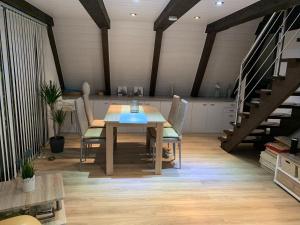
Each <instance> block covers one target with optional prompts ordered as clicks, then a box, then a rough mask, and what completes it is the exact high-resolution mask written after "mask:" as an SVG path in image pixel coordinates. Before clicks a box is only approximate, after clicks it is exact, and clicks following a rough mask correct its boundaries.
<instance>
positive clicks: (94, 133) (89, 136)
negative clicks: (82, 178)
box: [75, 98, 105, 168]
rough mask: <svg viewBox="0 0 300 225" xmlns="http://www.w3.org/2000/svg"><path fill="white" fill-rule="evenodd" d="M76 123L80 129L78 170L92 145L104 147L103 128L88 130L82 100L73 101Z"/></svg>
mask: <svg viewBox="0 0 300 225" xmlns="http://www.w3.org/2000/svg"><path fill="white" fill-rule="evenodd" d="M75 108H76V116H77V122H78V125H79V128H80V135H81V140H80V168H81V166H82V162H83V159H82V158H83V155H84V157H85V160H86V150H87V149H90V148H91V147H92V145H93V144H101V145H105V128H89V124H88V120H87V116H86V112H85V109H84V102H83V99H82V98H78V99H76V100H75Z"/></svg>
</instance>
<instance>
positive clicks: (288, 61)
mask: <svg viewBox="0 0 300 225" xmlns="http://www.w3.org/2000/svg"><path fill="white" fill-rule="evenodd" d="M297 60H298V59H296V58H287V59H281V60H280V62H287V63H295V62H297Z"/></svg>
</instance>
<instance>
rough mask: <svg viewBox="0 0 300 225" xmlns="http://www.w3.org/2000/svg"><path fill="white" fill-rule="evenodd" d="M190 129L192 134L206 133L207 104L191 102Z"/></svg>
mask: <svg viewBox="0 0 300 225" xmlns="http://www.w3.org/2000/svg"><path fill="white" fill-rule="evenodd" d="M190 105H191V106H192V107H191V108H192V116H191V128H190V132H192V133H206V119H207V103H201V102H193V103H192V104H190Z"/></svg>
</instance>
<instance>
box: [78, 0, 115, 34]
mask: <svg viewBox="0 0 300 225" xmlns="http://www.w3.org/2000/svg"><path fill="white" fill-rule="evenodd" d="M79 1H80V2H81V4H82V5H83V7H84V8H85V9H86V11H87V12H88V13H89V15H90V16H91V17H92V19H93V20H94V21H95V23H96V24H97V25H98V27H99V28H100V29H102V28H106V29H110V19H109V17H108V14H107V11H106V8H105V5H104V3H103V0H79Z"/></svg>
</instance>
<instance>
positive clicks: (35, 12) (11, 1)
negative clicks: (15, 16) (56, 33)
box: [1, 0, 54, 27]
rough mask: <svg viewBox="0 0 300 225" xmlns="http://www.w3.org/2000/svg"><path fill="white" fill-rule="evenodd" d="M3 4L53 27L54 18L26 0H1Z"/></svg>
mask: <svg viewBox="0 0 300 225" xmlns="http://www.w3.org/2000/svg"><path fill="white" fill-rule="evenodd" d="M1 2H3V3H5V4H7V5H9V6H11V7H13V8H15V9H17V10H20V11H21V12H23V13H25V14H27V15H29V16H31V17H33V18H35V19H37V20H39V21H41V22H43V23H45V24H47V25H48V26H51V27H52V26H53V25H54V22H53V18H52V17H51V16H49V15H47V14H46V13H44V12H43V11H41V10H39V9H38V8H36V7H34V6H33V5H31V4H29V3H28V2H26V1H24V0H1Z"/></svg>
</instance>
